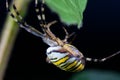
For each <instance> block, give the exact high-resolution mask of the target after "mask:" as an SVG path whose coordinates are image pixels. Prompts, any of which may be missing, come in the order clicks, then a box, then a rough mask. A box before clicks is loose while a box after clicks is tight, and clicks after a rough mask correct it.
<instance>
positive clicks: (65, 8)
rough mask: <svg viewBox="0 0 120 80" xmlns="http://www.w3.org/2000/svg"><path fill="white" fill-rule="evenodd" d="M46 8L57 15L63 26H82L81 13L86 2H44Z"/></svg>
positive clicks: (80, 0) (50, 0) (65, 0)
mask: <svg viewBox="0 0 120 80" xmlns="http://www.w3.org/2000/svg"><path fill="white" fill-rule="evenodd" d="M45 1H46V3H47V5H48V7H49V8H50V9H52V10H53V11H54V12H56V13H57V14H58V15H59V18H60V20H61V21H62V22H64V23H65V24H68V25H71V24H75V25H78V28H80V27H81V25H82V20H83V12H84V10H85V8H86V4H87V0H45Z"/></svg>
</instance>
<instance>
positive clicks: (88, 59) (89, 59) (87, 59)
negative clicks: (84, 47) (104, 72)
mask: <svg viewBox="0 0 120 80" xmlns="http://www.w3.org/2000/svg"><path fill="white" fill-rule="evenodd" d="M118 54H120V51H118V52H116V53H114V54H112V55H110V56H107V57H104V58H102V59H92V58H88V57H86V58H85V59H86V61H93V62H104V61H106V60H108V59H110V58H112V57H114V56H116V55H118Z"/></svg>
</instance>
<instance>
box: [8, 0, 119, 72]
mask: <svg viewBox="0 0 120 80" xmlns="http://www.w3.org/2000/svg"><path fill="white" fill-rule="evenodd" d="M41 2H42V3H41V13H42V14H41V15H40V14H39V11H40V10H39V8H38V0H35V11H36V13H37V17H38V20H39V22H40V27H41V28H42V30H43V33H42V32H40V31H38V30H36V29H35V28H33V27H31V26H30V25H28V24H27V23H26V22H23V21H22V17H21V16H20V14H19V12H18V11H17V8H16V6H15V5H14V4H13V9H14V11H15V13H16V15H17V16H18V17H16V16H15V15H14V14H13V13H12V12H11V11H10V9H9V6H8V1H7V0H6V8H7V10H8V12H9V13H10V15H11V17H12V18H13V19H14V20H15V22H17V23H18V25H19V26H20V27H21V28H23V29H25V30H26V31H28V32H29V33H31V34H33V35H35V36H37V37H40V38H42V40H43V42H44V43H46V44H47V45H49V48H48V49H47V51H46V54H47V59H46V60H47V62H49V63H53V64H54V65H56V66H57V67H59V68H60V69H62V70H65V71H71V72H77V71H81V70H83V69H84V66H85V61H93V62H103V61H105V60H106V59H109V58H111V57H113V56H115V55H117V54H119V53H120V51H119V52H117V53H114V54H113V55H110V56H108V57H105V58H102V59H92V58H87V57H84V56H83V54H82V53H81V52H80V51H79V50H78V49H77V48H76V47H74V46H73V45H71V44H69V43H68V42H67V39H68V38H69V37H70V35H69V34H68V32H67V30H66V29H65V28H63V29H64V31H65V33H66V36H65V39H63V40H61V39H60V38H59V37H56V36H55V35H54V34H53V33H52V32H51V30H50V27H51V26H54V24H55V23H56V22H57V21H56V20H55V21H52V22H49V23H46V22H45V15H44V14H43V13H44V7H43V5H44V4H45V1H44V0H41Z"/></svg>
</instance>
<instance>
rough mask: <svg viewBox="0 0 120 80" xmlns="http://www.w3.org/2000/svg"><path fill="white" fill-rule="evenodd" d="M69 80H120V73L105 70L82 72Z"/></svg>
mask: <svg viewBox="0 0 120 80" xmlns="http://www.w3.org/2000/svg"><path fill="white" fill-rule="evenodd" d="M69 80H120V73H117V72H114V71H105V70H84V71H83V72H78V73H75V74H74V75H73V76H71V77H70V79H69Z"/></svg>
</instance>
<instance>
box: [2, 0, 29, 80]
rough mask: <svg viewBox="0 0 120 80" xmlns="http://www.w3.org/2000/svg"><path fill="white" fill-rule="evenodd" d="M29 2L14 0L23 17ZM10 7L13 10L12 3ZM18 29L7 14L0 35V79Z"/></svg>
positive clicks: (26, 0)
mask: <svg viewBox="0 0 120 80" xmlns="http://www.w3.org/2000/svg"><path fill="white" fill-rule="evenodd" d="M30 2H31V0H14V3H15V5H16V7H17V9H18V11H19V12H20V14H21V15H22V16H23V17H24V16H25V14H26V13H27V8H28V5H29V4H30ZM12 3H13V2H12ZM10 7H11V10H12V11H13V9H12V4H11V6H10ZM18 30H19V27H18V25H17V24H16V22H15V21H13V19H12V18H11V17H10V15H9V14H8V15H7V18H6V21H5V23H4V26H3V30H2V33H1V36H0V80H3V77H4V75H5V70H6V68H7V64H8V62H9V58H10V54H11V50H12V48H13V46H14V42H15V38H16V36H17V33H18Z"/></svg>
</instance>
